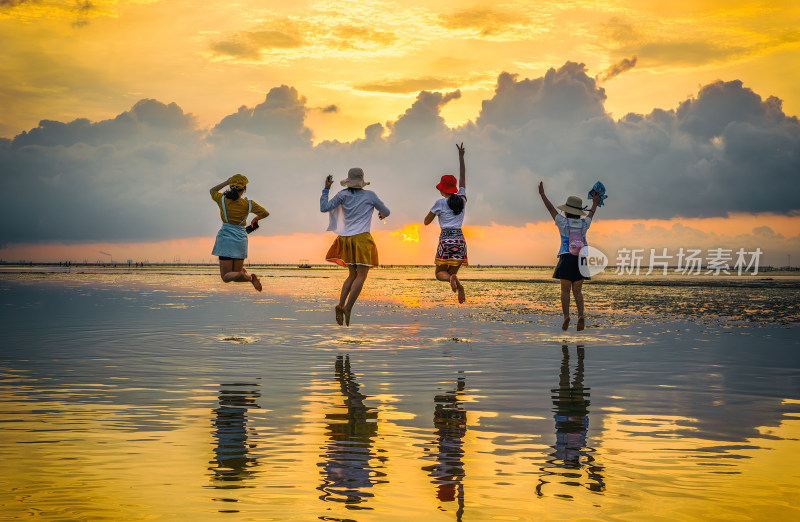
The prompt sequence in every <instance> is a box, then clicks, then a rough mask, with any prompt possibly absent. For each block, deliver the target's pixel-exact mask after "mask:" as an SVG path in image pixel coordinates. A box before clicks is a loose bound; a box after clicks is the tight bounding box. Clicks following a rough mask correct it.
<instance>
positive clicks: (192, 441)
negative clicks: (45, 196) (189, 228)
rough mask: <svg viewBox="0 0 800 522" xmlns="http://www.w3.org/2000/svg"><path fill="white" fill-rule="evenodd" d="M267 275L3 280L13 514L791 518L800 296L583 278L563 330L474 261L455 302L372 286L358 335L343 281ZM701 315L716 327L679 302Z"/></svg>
mask: <svg viewBox="0 0 800 522" xmlns="http://www.w3.org/2000/svg"><path fill="white" fill-rule="evenodd" d="M262 272H263V276H264V277H263V281H264V286H265V291H264V292H263V293H262V294H256V293H255V292H253V291H252V289H249V291H248V287H247V286H246V285H222V284H221V283H219V282H218V278H217V277H215V276H214V275H213V271H211V272H209V271H208V270H206V269H198V270H192V271H175V272H173V273H166V271H158V270H149V271H142V272H133V273H126V272H125V271H120V272H113V271H97V273H87V274H81V273H76V271H73V272H71V273H57V274H53V273H23V274H19V273H17V274H3V275H0V306H2V310H3V313H2V322H3V331H4V340H3V345H2V350H0V397H2V406H0V430H1V433H2V438H1V439H0V458H1V459H2V462H3V465H2V466H1V467H0V511H1V512H3V513H5V514H7V515H9V516H10V517H11V518H15V517H23V516H31V515H32V516H39V517H40V518H42V519H45V520H76V519H91V520H103V519H108V520H139V519H152V518H161V519H165V520H172V519H177V518H179V517H180V518H193V519H198V520H206V519H217V518H219V517H228V518H233V519H237V520H239V519H241V520H359V521H362V520H407V519H411V518H412V517H426V518H428V519H430V520H462V519H463V520H540V519H544V520H563V519H573V518H592V519H622V520H641V519H644V518H648V519H663V520H674V519H682V520H686V519H709V518H727V519H734V520H750V519H767V518H769V519H787V520H788V519H797V518H798V515H800V501H799V500H798V499H797V495H796V491H797V488H798V486H800V457H798V454H800V453H799V450H800V442H799V441H800V352H799V351H798V345H799V344H800V340H799V339H798V335H797V332H798V330H797V326H796V320H794V321H793V320H792V315H791V314H792V313H796V311H795V312H791V310H790V312H788V313H787V312H785V311H779V310H780V309H781V308H782V307H781V306H780V304H781V303H783V304H784V305H785V304H786V303H787V302H788V303H790V304H791V303H793V302H794V300H796V299H797V296H796V293H797V292H796V290H793V289H791V288H789V289H785V288H784V289H781V288H780V285H769V284H765V285H763V286H758V287H757V288H755V289H754V288H752V287H744V289H742V288H740V287H737V284H738V285H741V283H736V284H730V285H727V286H713V285H714V284H717V283H716V282H712V284H709V285H706V286H697V285H695V286H686V285H684V284H683V283H682V282H680V281H678V283H677V284H674V285H669V286H664V287H663V288H666V290H663V289H659V287H658V286H654V285H650V286H648V287H647V288H646V289H644V290H642V289H641V288H638V287H637V286H636V285H627V286H626V285H621V284H618V283H615V282H613V281H608V282H607V283H606V284H599V283H601V282H600V281H598V282H596V283H598V284H594V285H592V286H590V285H589V284H588V283H587V287H586V294H587V302H588V303H589V307H590V310H592V313H591V314H590V316H589V325H588V327H587V329H586V330H585V331H584V332H576V331H575V330H574V328H572V329H570V330H569V331H568V332H566V333H565V332H562V331H561V330H560V329H559V325H560V320H559V319H558V317H556V315H555V314H556V311H557V306H558V304H557V292H558V290H557V286H553V285H552V284H547V283H549V281H546V277H547V276H546V275H541V274H536V273H527V272H524V271H520V272H514V273H509V272H507V271H478V270H474V271H471V272H470V271H468V272H466V273H465V275H466V277H467V279H466V282H467V284H468V290H469V291H470V299H469V301H468V303H467V305H465V306H457V305H456V304H455V303H454V302H453V301H454V299H453V294H452V293H450V292H449V291H447V289H446V285H443V284H437V283H436V282H434V281H431V280H430V279H428V277H427V276H428V274H427V271H420V270H405V271H402V270H395V271H390V270H387V271H375V273H374V274H373V275H372V276H371V278H370V280H368V282H367V285H368V286H367V287H366V289H365V291H364V293H363V294H362V295H363V300H362V301H360V302H359V304H358V305H357V307H358V308H357V309H356V310H355V312H354V324H353V325H352V326H351V327H350V328H344V327H338V326H336V325H335V324H332V315H333V314H332V304H333V300H334V299H335V296H336V293H337V291H338V286H339V285H340V284H341V279H342V277H343V271H335V270H319V271H287V270H265V271H262ZM709 288H711V289H712V290H708V289H709ZM698 289H699V290H698ZM743 292H744V293H743ZM625 293H628V294H629V295H630V296H631V297H630V299H631V301H635V303H633V302H628V306H626V307H621V306H618V305H617V304H615V303H618V302H620V303H621V302H624V301H625V300H624V299H623V296H624V295H625ZM710 293H714V294H715V295H716V296H717V299H711V298H709V297H708V295H709V294H710ZM698 294H702V297H701V296H698ZM747 294H749V295H750V297H751V298H750V299H747V298H745V297H744V296H746V295H747ZM698 299H704V300H708V302H710V303H716V304H712V305H709V306H716V307H717V308H715V309H713V310H712V311H719V313H712V314H692V313H684V312H682V311H681V310H684V311H685V310H693V309H694V308H693V307H692V303H696V302H698V301H697V300H698ZM720 301H721V303H720ZM749 301H753V302H754V304H748V303H749ZM669 302H672V303H679V304H680V306H678V305H676V306H673V307H670V306H667V305H663V303H669ZM749 306H754V307H756V308H752V309H754V310H761V312H758V313H754V314H752V317H750V318H749V319H747V316H746V315H744V314H743V313H741V310H743V309H750V308H748V307H749ZM784 308H785V307H784ZM770 310H774V311H775V312H774V313H775V314H778V315H780V317H781V318H782V321H783V322H784V323H787V324H784V325H782V326H780V325H779V326H775V325H773V324H771V322H768V321H767V320H766V319H765V318H766V317H767V316H768V315H769V311H770ZM726 312H727V313H726ZM759 318H764V319H761V320H759ZM700 319H702V320H700ZM748 320H749V321H754V322H747V321H748Z"/></svg>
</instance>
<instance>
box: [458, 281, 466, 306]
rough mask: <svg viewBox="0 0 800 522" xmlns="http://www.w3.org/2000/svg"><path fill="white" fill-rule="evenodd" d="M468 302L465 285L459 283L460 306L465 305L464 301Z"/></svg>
mask: <svg viewBox="0 0 800 522" xmlns="http://www.w3.org/2000/svg"><path fill="white" fill-rule="evenodd" d="M466 300H467V294H465V293H464V285H462V284H461V283H460V282H459V283H458V302H459V303H460V304H464V301H466Z"/></svg>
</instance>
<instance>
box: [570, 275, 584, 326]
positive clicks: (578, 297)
mask: <svg viewBox="0 0 800 522" xmlns="http://www.w3.org/2000/svg"><path fill="white" fill-rule="evenodd" d="M582 288H583V279H581V280H579V281H573V283H572V294H573V295H574V296H575V306H576V307H577V308H578V331H581V330H583V328H584V327H585V325H586V320H585V319H584V317H583V291H582V290H581V289H582Z"/></svg>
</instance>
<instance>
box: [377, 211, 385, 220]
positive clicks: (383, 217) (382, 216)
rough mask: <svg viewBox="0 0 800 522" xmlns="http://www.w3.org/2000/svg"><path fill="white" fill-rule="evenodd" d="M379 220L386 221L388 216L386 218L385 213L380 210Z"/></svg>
mask: <svg viewBox="0 0 800 522" xmlns="http://www.w3.org/2000/svg"><path fill="white" fill-rule="evenodd" d="M378 219H380V220H384V219H386V216H384V215H383V213H382V212H381V211H380V210H379V211H378Z"/></svg>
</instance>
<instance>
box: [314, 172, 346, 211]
mask: <svg viewBox="0 0 800 522" xmlns="http://www.w3.org/2000/svg"><path fill="white" fill-rule="evenodd" d="M332 184H333V178H332V177H331V176H328V177H326V178H325V188H324V189H322V195H321V196H320V197H319V211H320V212H330V211H331V210H333V209H335V208H336V207H338V206H339V204H340V203H341V200H342V198H340V197H339V194H336V195H335V196H333V199H332V200H330V201H328V192H330V190H331V185H332Z"/></svg>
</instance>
